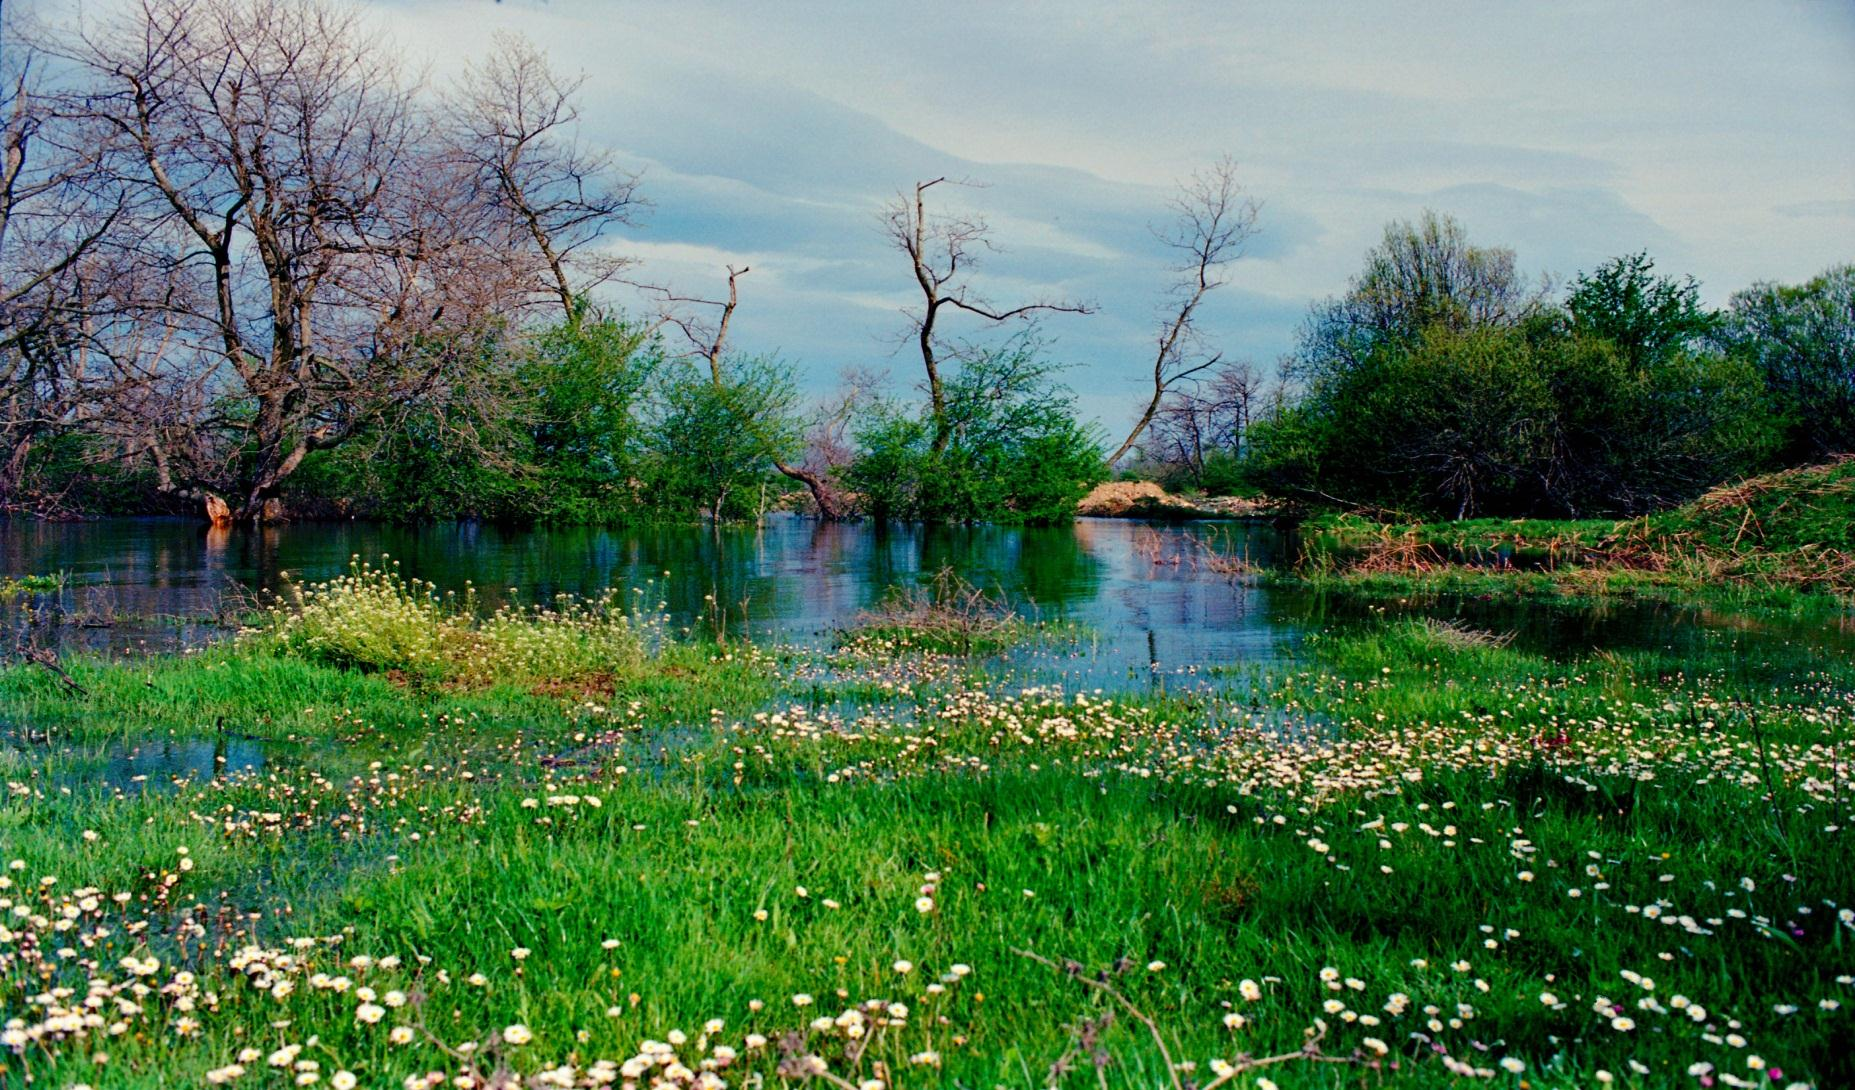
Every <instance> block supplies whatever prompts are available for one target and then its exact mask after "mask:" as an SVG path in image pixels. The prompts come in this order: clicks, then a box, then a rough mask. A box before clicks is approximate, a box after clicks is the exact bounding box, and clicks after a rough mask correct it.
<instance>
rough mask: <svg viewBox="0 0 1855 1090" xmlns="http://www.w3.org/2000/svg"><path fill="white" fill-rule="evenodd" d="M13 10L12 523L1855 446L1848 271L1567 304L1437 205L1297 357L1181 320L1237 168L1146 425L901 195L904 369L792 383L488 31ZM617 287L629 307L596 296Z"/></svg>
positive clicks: (1041, 513) (1555, 500)
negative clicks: (417, 38)
mask: <svg viewBox="0 0 1855 1090" xmlns="http://www.w3.org/2000/svg"><path fill="white" fill-rule="evenodd" d="M9 15H11V16H13V17H12V20H11V21H10V22H8V23H6V24H5V25H4V26H0V34H4V39H5V40H4V42H0V153H3V154H0V171H3V173H0V512H27V513H36V514H44V515H58V514H88V513H116V512H120V513H140V512H150V511H184V512H194V513H198V512H201V511H204V512H205V513H207V514H208V515H210V516H212V517H214V518H215V520H221V521H240V520H253V521H255V520H262V519H272V518H280V517H290V516H315V515H356V516H368V517H380V518H389V519H399V520H416V519H430V518H451V517H461V516H475V517H483V518H493V519H503V520H510V521H559V522H578V521H597V522H605V521H616V520H626V519H654V518H662V519H678V520H682V519H689V518H693V517H697V516H702V517H708V518H713V519H727V518H736V517H750V516H753V515H756V514H758V513H759V512H761V511H764V510H765V509H766V508H767V506H768V505H769V504H772V503H774V502H779V501H781V499H782V497H788V496H793V495H803V496H804V497H806V499H805V502H806V503H808V504H810V505H811V506H812V507H814V508H815V509H816V510H817V511H819V512H820V513H821V514H823V515H824V516H826V517H831V518H837V517H846V516H850V515H859V514H860V515H867V516H870V517H874V518H903V519H933V520H956V521H971V520H981V519H984V520H995V521H1053V520H1060V519H1065V518H1068V517H1069V516H1070V515H1071V514H1072V513H1073V511H1074V509H1075V505H1076V501H1077V500H1078V499H1079V498H1080V497H1081V496H1082V495H1083V494H1084V493H1085V492H1086V491H1087V489H1088V488H1089V487H1091V486H1092V485H1093V484H1095V483H1097V482H1099V481H1100V480H1102V479H1103V478H1104V477H1105V476H1107V474H1108V473H1109V470H1110V467H1114V466H1121V465H1126V464H1128V461H1129V458H1130V456H1132V458H1133V464H1134V465H1135V467H1136V468H1137V469H1138V470H1140V471H1142V472H1150V473H1153V474H1155V475H1159V476H1162V477H1164V478H1165V479H1167V480H1168V481H1169V482H1172V483H1182V484H1185V485H1188V486H1191V487H1196V488H1206V489H1211V490H1235V489H1249V490H1260V491H1265V492H1268V493H1270V494H1273V495H1277V496H1281V497H1285V498H1293V499H1299V500H1304V501H1313V502H1321V503H1339V504H1347V505H1359V506H1376V507H1383V508H1395V509H1398V510H1403V511H1412V512H1422V513H1426V514H1441V515H1468V514H1597V513H1611V512H1630V511H1639V510H1645V509H1648V508H1651V507H1656V506H1659V505H1664V504H1669V503H1673V502H1678V501H1680V500H1682V499H1686V498H1688V497H1690V496H1692V495H1694V494H1696V493H1697V492H1699V491H1700V490H1701V489H1703V488H1704V487H1706V486H1707V485H1709V484H1712V483H1715V482H1717V481H1719V480H1721V479H1723V478H1726V477H1730V476H1733V475H1735V474H1739V473H1743V472H1746V471H1748V470H1751V469H1755V468H1762V467H1765V466H1770V465H1774V464H1784V463H1789V462H1797V461H1805V460H1810V459H1813V458H1818V457H1821V456H1822V455H1823V454H1824V453H1827V452H1832V451H1842V450H1848V449H1850V448H1851V447H1855V434H1852V429H1855V365H1852V364H1851V356H1852V355H1855V353H1852V351H1851V347H1850V342H1851V332H1850V330H1851V327H1852V326H1855V320H1852V319H1851V310H1852V309H1855V302H1852V300H1851V294H1852V291H1851V279H1852V276H1851V272H1850V270H1849V269H1847V268H1843V269H1838V270H1833V271H1831V272H1830V273H1828V274H1826V275H1825V276H1824V277H1822V278H1820V279H1818V280H1816V281H1812V282H1811V283H1809V284H1805V285H1801V286H1798V287H1792V288H1781V287H1774V286H1760V287H1755V288H1753V289H1750V290H1748V291H1747V292H1744V293H1741V294H1740V295H1739V296H1736V297H1734V299H1733V301H1732V304H1731V305H1730V306H1729V307H1728V308H1727V309H1726V310H1725V311H1724V312H1721V313H1713V312H1710V311H1708V310H1707V309H1706V308H1704V307H1703V306H1701V304H1700V303H1699V301H1698V300H1699V296H1698V291H1697V288H1696V286H1695V285H1694V284H1693V283H1692V282H1691V281H1688V280H1677V279H1671V278H1667V277H1663V276H1659V275H1657V274H1656V272H1655V270H1654V269H1653V267H1652V266H1651V265H1650V264H1649V262H1648V259H1647V258H1644V257H1640V256H1639V257H1632V258H1624V259H1620V260H1618V261H1615V262H1612V263H1610V264H1608V265H1606V266H1604V267H1602V268H1600V269H1597V270H1593V271H1592V272H1590V273H1588V274H1587V275H1586V276H1584V277H1581V278H1579V279H1578V280H1577V281H1576V282H1575V283H1574V284H1572V285H1571V286H1570V290H1569V292H1565V293H1553V292H1548V291H1547V290H1546V289H1545V287H1544V286H1543V285H1541V284H1540V283H1538V282H1536V281H1532V280H1529V279H1528V278H1526V277H1523V276H1522V275H1521V274H1520V273H1518V272H1517V271H1516V267H1515V262H1514V257H1513V254H1512V253H1511V252H1509V251H1506V250H1500V249H1490V248H1482V247H1478V246H1475V245H1472V244H1470V243H1469V242H1468V240H1467V239H1466V238H1465V237H1464V235H1463V233H1462V231H1461V229H1460V227H1458V226H1457V225H1455V224H1454V223H1453V222H1451V221H1448V220H1446V219H1441V218H1437V217H1433V216H1432V217H1427V218H1425V219H1424V220H1423V221H1422V222H1420V223H1418V224H1414V225H1395V226H1394V227H1393V228H1392V229H1391V230H1390V231H1388V233H1387V235H1386V238H1385V241H1384V242H1383V244H1382V245H1381V246H1379V247H1378V248H1377V249H1375V250H1374V251H1373V253H1372V254H1371V256H1370V259H1369V261H1368V265H1367V268H1366V269H1365V270H1364V271H1363V272H1362V273H1361V274H1360V275H1359V276H1358V277H1357V278H1355V280H1354V281H1353V283H1352V285H1351V286H1350V288H1349V290H1348V291H1347V293H1346V294H1345V295H1343V296H1341V297H1339V298H1337V299H1334V300H1331V301H1329V302H1327V303H1325V304H1323V305H1321V306H1320V307H1318V308H1316V310H1315V312H1314V313H1313V314H1312V315H1311V316H1310V318H1309V320H1308V322H1307V325H1306V328H1305V329H1304V331H1303V333H1302V336H1301V339H1300V345H1299V348H1298V350H1297V351H1296V352H1295V353H1294V355H1293V357H1292V358H1291V359H1289V360H1287V361H1285V363H1284V364H1283V366H1282V367H1281V368H1280V369H1279V373H1278V374H1276V375H1274V376H1266V375H1264V374H1263V373H1262V372H1261V371H1260V370H1259V369H1257V368H1255V367H1252V366H1248V365H1243V364H1238V363H1234V362H1232V361H1229V360H1226V358H1225V357H1224V355H1223V354H1222V353H1221V352H1220V351H1218V350H1217V348H1216V346H1215V345H1214V344H1213V343H1211V341H1210V339H1209V338H1207V337H1206V336H1205V335H1204V332H1203V331H1202V330H1201V328H1200V325H1199V321H1198V319H1199V314H1200V310H1201V307H1202V304H1203V303H1204V301H1205V300H1206V298H1207V297H1208V296H1209V295H1210V294H1211V293H1212V292H1214V291H1215V290H1217V289H1218V288H1219V287H1221V286H1222V285H1223V284H1224V283H1225V282H1226V279H1227V270H1228V268H1229V266H1230V264H1231V263H1232V262H1233V261H1235V260H1236V259H1238V258H1239V257H1240V256H1241V255H1242V253H1243V250H1244V246H1245V244H1246V243H1247V241H1248V240H1249V239H1250V238H1251V237H1252V235H1253V234H1254V233H1255V231H1256V227H1257V206H1256V204H1255V203H1254V202H1253V201H1252V200H1250V199H1249V198H1248V197H1247V196H1246V195H1245V194H1244V193H1243V191H1242V190H1241V188H1240V187H1239V186H1238V184H1237V180H1236V171H1235V168H1234V167H1233V166H1232V165H1231V163H1230V162H1229V161H1227V160H1226V161H1224V162H1220V163H1218V164H1217V165H1215V166H1214V167H1213V168H1212V169H1210V170H1208V171H1206V172H1204V173H1202V174H1201V175H1199V176H1197V177H1194V178H1193V179H1191V180H1189V181H1188V182H1187V183H1186V184H1184V185H1183V186H1181V187H1180V189H1179V191H1178V193H1177V194H1176V195H1175V197H1174V200H1173V202H1172V205H1171V211H1172V213H1173V215H1172V217H1171V219H1170V221H1169V223H1168V224H1167V225H1166V226H1165V227H1164V228H1162V229H1161V230H1160V231H1159V232H1158V234H1159V239H1160V241H1161V243H1162V244H1163V245H1164V247H1165V248H1166V249H1167V251H1168V253H1169V254H1170V255H1171V257H1172V258H1173V260H1172V261H1171V262H1170V263H1169V265H1170V268H1171V270H1172V274H1171V276H1172V278H1171V279H1170V280H1169V282H1167V283H1165V284H1163V285H1160V286H1159V287H1160V304H1159V306H1158V308H1157V309H1158V317H1157V319H1156V321H1155V325H1154V331H1153V340H1152V349H1151V354H1150V356H1147V357H1146V358H1145V359H1143V360H1142V361H1140V363H1139V364H1138V367H1139V370H1140V373H1141V377H1140V385H1141V388H1142V393H1141V395H1140V400H1139V404H1138V405H1137V406H1136V407H1135V413H1134V417H1135V423H1134V426H1133V427H1132V428H1131V430H1130V431H1128V432H1127V433H1126V435H1125V437H1124V438H1121V439H1120V440H1119V441H1118V442H1116V441H1114V440H1113V439H1112V438H1111V437H1109V436H1107V435H1106V434H1104V433H1103V432H1102V431H1100V429H1098V428H1096V427H1094V426H1091V425H1089V424H1086V423H1085V422H1083V421H1081V420H1080V419H1079V418H1078V416H1077V413H1076V409H1075V405H1074V402H1073V399H1072V397H1071V395H1070V393H1069V392H1068V390H1067V389H1066V388H1065V387H1064V386H1063V384H1062V381H1061V380H1062V367H1061V366H1060V364H1059V362H1058V361H1057V360H1056V359H1055V358H1054V357H1053V356H1052V354H1051V353H1050V352H1049V350H1048V342H1047V341H1046V340H1045V339H1044V338H1043V337H1042V336H1041V335H1040V331H1039V323H1040V322H1042V321H1046V320H1062V321H1067V320H1070V318H1069V317H1067V316H1079V315H1086V314H1089V313H1091V312H1092V311H1093V310H1094V309H1095V308H1094V306H1093V305H1092V304H1090V303H1089V302H1087V301H1085V300H1073V299H1062V298H1034V299H1014V300H1002V301H1001V300H996V299H992V298H988V297H986V296H985V295H984V294H983V293H982V292H981V291H980V290H979V287H978V286H977V283H976V281H975V279H974V270H975V268H976V266H977V265H978V264H979V262H980V261H981V259H982V258H983V257H984V255H985V254H986V253H987V252H988V251H989V250H990V249H991V248H992V243H993V239H992V233H991V231H990V229H989V228H988V227H987V225H986V224H985V223H984V221H983V220H980V219H977V218H974V217H972V216H970V215H967V214H962V213H961V212H960V211H958V206H957V204H955V202H951V201H949V202H945V203H944V204H943V202H942V197H943V195H945V194H947V193H948V192H949V191H950V190H951V189H953V188H954V187H956V186H958V185H959V184H960V183H959V182H957V181H955V180H952V179H946V178H937V179H930V180H927V181H923V182H920V183H918V184H916V185H915V186H913V187H912V188H911V189H909V190H906V191H904V192H902V193H901V194H899V195H898V196H897V197H896V199H895V200H894V201H893V202H892V203H891V204H890V205H889V206H888V208H887V214H886V216H885V218H884V219H883V221H882V223H883V229H884V234H885V238H886V240H887V241H888V243H889V244H890V246H891V248H892V251H893V252H894V254H895V256H896V268H895V272H896V275H895V281H894V282H895V283H896V284H898V285H907V290H908V291H909V292H911V293H912V295H913V297H912V299H911V305H910V306H909V307H908V309H907V310H906V311H905V314H906V321H907V323H908V324H907V327H906V329H905V331H904V343H905V344H907V345H909V346H910V354H911V355H915V356H917V357H918V359H919V364H920V370H919V372H917V374H918V378H919V385H918V388H917V389H918V394H919V396H914V397H902V398H897V397H893V396H883V395H882V394H881V393H880V392H879V389H878V387H879V385H880V384H879V383H876V382H873V381H871V380H869V379H868V378H867V377H864V376H856V375H852V376H847V378H846V382H845V384H844V386H843V389H842V390H841V391H840V392H839V393H838V394H836V395H834V396H832V397H830V398H828V399H826V400H825V401H824V402H823V403H809V404H808V403H807V402H806V399H804V398H802V397H801V396H800V394H799V392H798V388H797V386H796V384H795V382H794V378H793V373H792V369H791V368H790V367H789V366H788V365H786V364H785V363H783V362H781V361H780V360H779V359H777V358H775V357H769V356H764V355H754V354H750V353H743V352H740V351H737V350H736V348H735V345H734V340H733V338H732V330H733V328H734V326H735V324H736V319H737V311H738V310H739V308H740V306H741V304H742V289H743V285H744V284H745V283H751V281H746V280H744V279H743V278H744V277H746V276H747V275H748V273H749V272H750V270H748V269H746V268H733V267H729V268H728V269H727V270H726V274H727V279H726V292H725V294H721V293H717V295H716V296H715V297H704V296H701V295H691V294H686V293H685V292H683V291H679V290H677V289H675V288H672V287H670V286H668V285H662V284H655V283H652V282H650V280H649V279H648V278H647V277H646V276H645V275H644V271H643V270H640V269H638V268H636V267H634V266H632V265H630V264H629V263H627V262H626V261H624V260H623V259H622V258H621V257H619V256H616V255H615V253H614V250H613V248H612V242H613V240H612V233H613V232H614V230H615V229H617V228H621V227H624V226H627V225H630V224H632V223H633V222H634V216H635V214H636V213H637V211H638V209H639V208H640V206H641V197H640V193H639V190H638V185H637V180H636V178H635V177H634V176H632V175H630V174H627V173H626V172H624V171H623V170H621V169H619V168H618V167H617V166H616V165H615V164H614V163H613V162H612V161H611V160H610V159H609V157H607V156H605V155H603V154H600V153H597V152H595V151H593V150H591V149H589V148H587V147H585V146H584V145H582V144H581V143H579V142H578V140H577V138H576V136H575V132H576V129H575V123H576V119H577V107H576V102H577V97H578V91H579V83H578V81H576V80H571V79H564V78H562V77H560V76H559V75H558V74H556V73H555V72H553V71H552V70H551V69H550V67H549V66H548V64H547V62H546V59H545V58H544V57H543V56H542V55H541V54H540V53H539V52H538V51H536V50H535V49H534V48H533V47H532V46H531V45H529V44H527V43H526V42H524V41H522V40H520V39H516V38H499V39H498V40H497V42H496V44H495V47H494V48H493V50H492V51H491V52H490V53H489V54H488V55H487V56H485V57H482V58H479V59H477V60H476V61H474V62H472V63H471V64H469V65H468V66H467V67H466V68H465V70H464V71H463V73H462V75H461V76H460V77H459V78H458V79H457V80H455V81H454V82H452V83H451V84H450V85H448V86H445V87H441V88H430V87H427V86H425V85H423V84H422V83H420V82H419V81H417V80H415V79H413V78H411V77H410V76H409V75H408V74H407V72H406V70H405V68H404V64H403V61H402V59H401V56H400V54H399V53H397V52H396V51H395V50H394V49H393V48H392V46H391V45H390V43H385V42H383V41H381V40H380V39H379V38H378V37H377V36H376V35H374V34H372V33H371V32H370V28H368V27H367V26H365V25H364V24H363V23H362V22H360V21H358V16H357V15H356V14H355V13H354V12H353V11H351V10H350V9H347V8H344V7H340V6H336V5H334V4H332V3H325V2H323V0H135V2H134V3H132V4H130V5H129V6H128V7H126V8H124V9H120V10H118V11H117V12H116V13H115V14H113V15H112V16H111V17H110V19H109V20H108V21H107V22H103V23H98V24H95V25H89V26H78V27H64V28H58V27H52V28H44V27H38V28H34V27H29V26H25V25H24V24H23V22H22V20H21V19H20V18H19V17H17V15H16V13H9ZM620 282H622V283H623V284H625V285H627V287H628V290H631V291H633V292H634V293H635V294H636V295H637V296H638V297H639V298H641V299H643V300H645V301H646V302H645V303H644V305H642V306H638V305H634V306H633V307H632V310H631V312H630V313H629V314H621V313H619V312H617V311H615V310H613V309H611V308H610V307H609V306H608V305H606V304H605V303H604V302H602V300H606V299H609V298H610V297H611V293H610V291H609V290H608V289H609V287H610V286H612V285H615V284H617V283H620Z"/></svg>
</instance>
